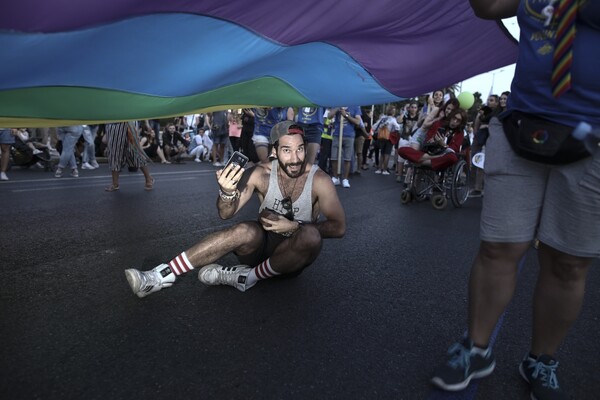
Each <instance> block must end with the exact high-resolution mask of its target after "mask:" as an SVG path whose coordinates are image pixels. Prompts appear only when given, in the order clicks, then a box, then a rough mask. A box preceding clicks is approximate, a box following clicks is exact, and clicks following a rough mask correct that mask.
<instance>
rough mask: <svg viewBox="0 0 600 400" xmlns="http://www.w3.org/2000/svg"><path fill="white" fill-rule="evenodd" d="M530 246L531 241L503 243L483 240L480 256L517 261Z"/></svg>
mask: <svg viewBox="0 0 600 400" xmlns="http://www.w3.org/2000/svg"><path fill="white" fill-rule="evenodd" d="M529 246H530V242H524V243H501V242H487V241H482V242H481V245H480V247H479V256H480V257H481V258H483V259H484V260H490V261H500V262H501V261H505V262H510V263H517V262H518V261H519V260H520V259H521V257H523V254H525V252H526V251H527V249H528V248H529Z"/></svg>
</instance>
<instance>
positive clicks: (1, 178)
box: [0, 172, 8, 181]
mask: <svg viewBox="0 0 600 400" xmlns="http://www.w3.org/2000/svg"><path fill="white" fill-rule="evenodd" d="M7 180H8V176H6V173H5V172H0V181H7Z"/></svg>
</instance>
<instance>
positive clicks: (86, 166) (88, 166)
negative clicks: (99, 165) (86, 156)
mask: <svg viewBox="0 0 600 400" xmlns="http://www.w3.org/2000/svg"><path fill="white" fill-rule="evenodd" d="M81 169H95V168H94V167H93V166H92V164H90V163H83V164H81Z"/></svg>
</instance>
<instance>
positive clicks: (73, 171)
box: [71, 168, 79, 178]
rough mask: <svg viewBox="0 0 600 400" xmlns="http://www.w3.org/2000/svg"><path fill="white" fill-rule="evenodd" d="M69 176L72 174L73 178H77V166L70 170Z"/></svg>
mask: <svg viewBox="0 0 600 400" xmlns="http://www.w3.org/2000/svg"><path fill="white" fill-rule="evenodd" d="M71 176H72V177H73V178H79V171H77V168H74V169H73V170H72V171H71Z"/></svg>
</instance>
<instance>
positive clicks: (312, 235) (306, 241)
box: [270, 225, 323, 274]
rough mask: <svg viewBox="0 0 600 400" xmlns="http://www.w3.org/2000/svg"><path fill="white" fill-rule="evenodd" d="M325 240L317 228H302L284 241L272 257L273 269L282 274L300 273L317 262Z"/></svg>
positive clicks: (310, 226) (306, 226) (307, 226)
mask: <svg viewBox="0 0 600 400" xmlns="http://www.w3.org/2000/svg"><path fill="white" fill-rule="evenodd" d="M322 245H323V239H321V234H320V233H319V231H318V230H317V228H316V227H314V226H312V225H304V226H301V227H300V229H299V230H298V232H296V233H295V234H294V235H293V236H292V237H291V238H289V239H288V240H285V241H283V242H282V243H281V244H280V245H279V246H277V248H276V249H275V251H274V252H273V254H272V255H271V257H270V260H271V266H272V268H273V269H274V270H275V271H277V272H279V273H282V274H286V273H291V272H295V271H299V270H301V269H304V268H306V267H308V266H309V265H310V264H312V263H313V261H315V259H316V258H317V256H318V255H319V253H320V252H321V247H322Z"/></svg>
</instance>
